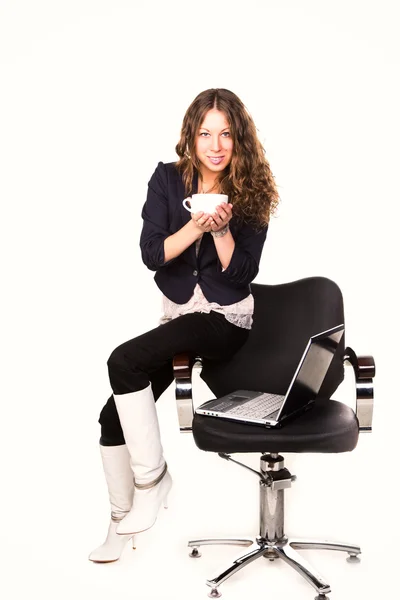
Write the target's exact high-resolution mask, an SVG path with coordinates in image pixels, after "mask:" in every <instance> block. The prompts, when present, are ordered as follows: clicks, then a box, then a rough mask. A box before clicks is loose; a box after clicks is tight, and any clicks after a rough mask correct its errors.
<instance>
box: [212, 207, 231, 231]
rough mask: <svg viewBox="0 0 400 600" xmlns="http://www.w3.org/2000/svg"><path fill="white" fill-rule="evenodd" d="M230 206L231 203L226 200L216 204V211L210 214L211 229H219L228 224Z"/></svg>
mask: <svg viewBox="0 0 400 600" xmlns="http://www.w3.org/2000/svg"><path fill="white" fill-rule="evenodd" d="M232 207H233V204H227V203H226V202H224V203H223V204H219V205H218V206H217V208H216V212H215V213H213V214H212V222H211V231H220V229H223V228H224V227H226V226H227V225H228V223H229V221H230V220H231V219H232Z"/></svg>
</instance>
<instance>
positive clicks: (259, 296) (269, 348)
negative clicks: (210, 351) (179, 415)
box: [201, 277, 345, 398]
mask: <svg viewBox="0 0 400 600" xmlns="http://www.w3.org/2000/svg"><path fill="white" fill-rule="evenodd" d="M251 289H252V294H253V296H254V323H253V328H252V330H251V332H250V335H249V338H248V340H247V342H246V343H245V344H244V346H242V348H241V349H240V350H239V351H238V352H237V353H236V354H235V355H234V356H233V357H232V358H231V359H228V360H224V361H217V362H216V361H210V360H207V359H203V369H202V374H201V377H202V378H203V379H204V381H205V382H206V383H207V385H208V386H209V387H210V389H211V390H212V392H213V394H214V395H215V397H221V396H224V395H225V394H228V393H230V392H232V391H234V390H236V389H248V390H259V391H266V392H273V393H278V394H283V393H285V392H286V390H287V388H288V386H289V383H290V381H291V379H292V377H293V374H294V372H295V370H296V367H297V365H298V362H299V360H300V358H301V356H302V354H303V351H304V348H305V346H306V343H307V341H308V340H309V338H310V337H311V336H312V335H314V334H316V333H319V332H321V331H325V330H326V329H329V328H330V327H334V326H335V325H339V324H340V323H344V310H343V298H342V294H341V291H340V289H339V287H338V286H337V285H336V283H334V282H333V281H331V280H330V279H327V278H325V277H308V278H306V279H300V280H298V281H293V282H291V283H284V284H280V285H262V284H253V285H252V286H251ZM344 348H345V343H344V335H343V337H342V340H341V343H340V346H339V349H338V352H337V353H336V355H335V357H334V359H333V361H332V363H331V366H330V368H329V371H328V373H327V375H326V377H325V380H324V382H323V384H322V387H321V390H320V393H319V396H320V397H325V398H330V397H331V396H332V394H333V393H334V391H335V390H336V388H337V387H338V386H339V384H340V383H341V382H342V380H343V377H344V367H343V361H342V357H343V354H344Z"/></svg>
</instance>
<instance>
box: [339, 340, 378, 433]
mask: <svg viewBox="0 0 400 600" xmlns="http://www.w3.org/2000/svg"><path fill="white" fill-rule="evenodd" d="M343 362H344V363H346V362H348V363H350V364H351V366H352V367H353V370H354V375H355V379H356V415H357V418H358V422H359V424H360V431H372V413H373V405H374V387H373V382H372V379H373V378H374V377H375V361H374V357H373V356H357V354H356V353H355V352H354V350H353V349H352V348H350V347H347V348H346V350H345V351H344V356H343Z"/></svg>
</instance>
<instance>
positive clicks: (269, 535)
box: [188, 454, 361, 600]
mask: <svg viewBox="0 0 400 600" xmlns="http://www.w3.org/2000/svg"><path fill="white" fill-rule="evenodd" d="M220 456H221V458H225V459H227V460H232V461H233V459H231V457H230V456H229V455H221V454H220ZM233 462H236V463H237V461H233ZM237 464H242V463H237ZM242 466H245V465H242ZM246 468H248V467H246ZM250 470H253V469H250ZM254 472H255V473H258V472H257V471H254ZM258 475H259V476H260V478H261V481H260V534H261V535H259V536H258V537H256V538H215V539H213V538H208V539H198V540H191V541H190V542H189V543H188V546H189V548H192V551H191V552H190V554H189V556H190V557H191V558H199V557H200V556H201V553H200V552H199V547H200V546H211V545H221V544H222V545H229V546H245V547H247V548H248V549H249V550H248V551H247V553H246V554H244V555H242V556H240V557H239V558H237V559H235V560H234V561H233V563H232V564H231V565H230V566H229V567H228V568H227V569H225V570H224V571H222V573H220V574H219V575H217V576H216V577H214V578H213V579H209V580H207V581H206V584H207V585H208V586H209V587H210V588H211V591H210V593H209V594H208V596H209V597H210V598H219V597H220V596H221V593H220V592H219V590H218V587H219V586H220V585H221V584H222V583H224V581H226V580H227V579H229V577H231V576H232V575H234V574H235V573H237V572H238V571H240V570H241V569H243V568H244V567H246V566H247V565H249V564H250V563H252V562H253V561H254V560H257V559H258V558H261V557H264V558H267V559H269V560H270V561H274V560H275V559H277V558H281V559H282V560H283V561H284V562H285V563H286V564H288V565H289V566H290V567H292V568H293V569H295V570H296V571H297V572H298V573H299V574H300V575H301V576H302V577H304V579H305V580H306V581H307V582H308V583H309V584H310V585H312V586H313V587H314V589H315V590H316V591H317V592H318V596H316V597H315V600H326V594H329V593H330V591H331V588H330V586H329V584H328V583H327V582H326V581H325V580H324V578H323V577H322V576H321V575H320V574H319V573H318V572H317V571H316V570H315V569H314V568H313V567H312V566H311V565H309V563H308V562H307V561H306V560H304V559H303V557H302V556H301V555H300V554H299V553H298V552H296V550H338V551H341V552H347V553H348V554H349V556H348V558H347V561H348V562H359V560H360V559H359V558H358V555H359V554H361V549H360V547H359V546H354V545H352V544H340V543H337V542H328V541H320V540H301V539H295V538H287V537H286V535H284V532H283V524H284V518H283V517H284V510H283V503H284V496H283V495H284V489H285V488H288V487H290V485H291V482H292V481H294V480H295V478H294V477H293V476H292V475H291V474H290V473H289V471H288V470H287V469H285V467H284V461H283V457H282V456H280V455H279V454H263V455H262V457H261V470H260V473H258Z"/></svg>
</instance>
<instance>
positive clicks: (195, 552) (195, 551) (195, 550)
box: [189, 548, 201, 558]
mask: <svg viewBox="0 0 400 600" xmlns="http://www.w3.org/2000/svg"><path fill="white" fill-rule="evenodd" d="M189 556H190V558H200V556H201V552H199V550H198V548H193V550H192V551H191V552H189Z"/></svg>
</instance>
